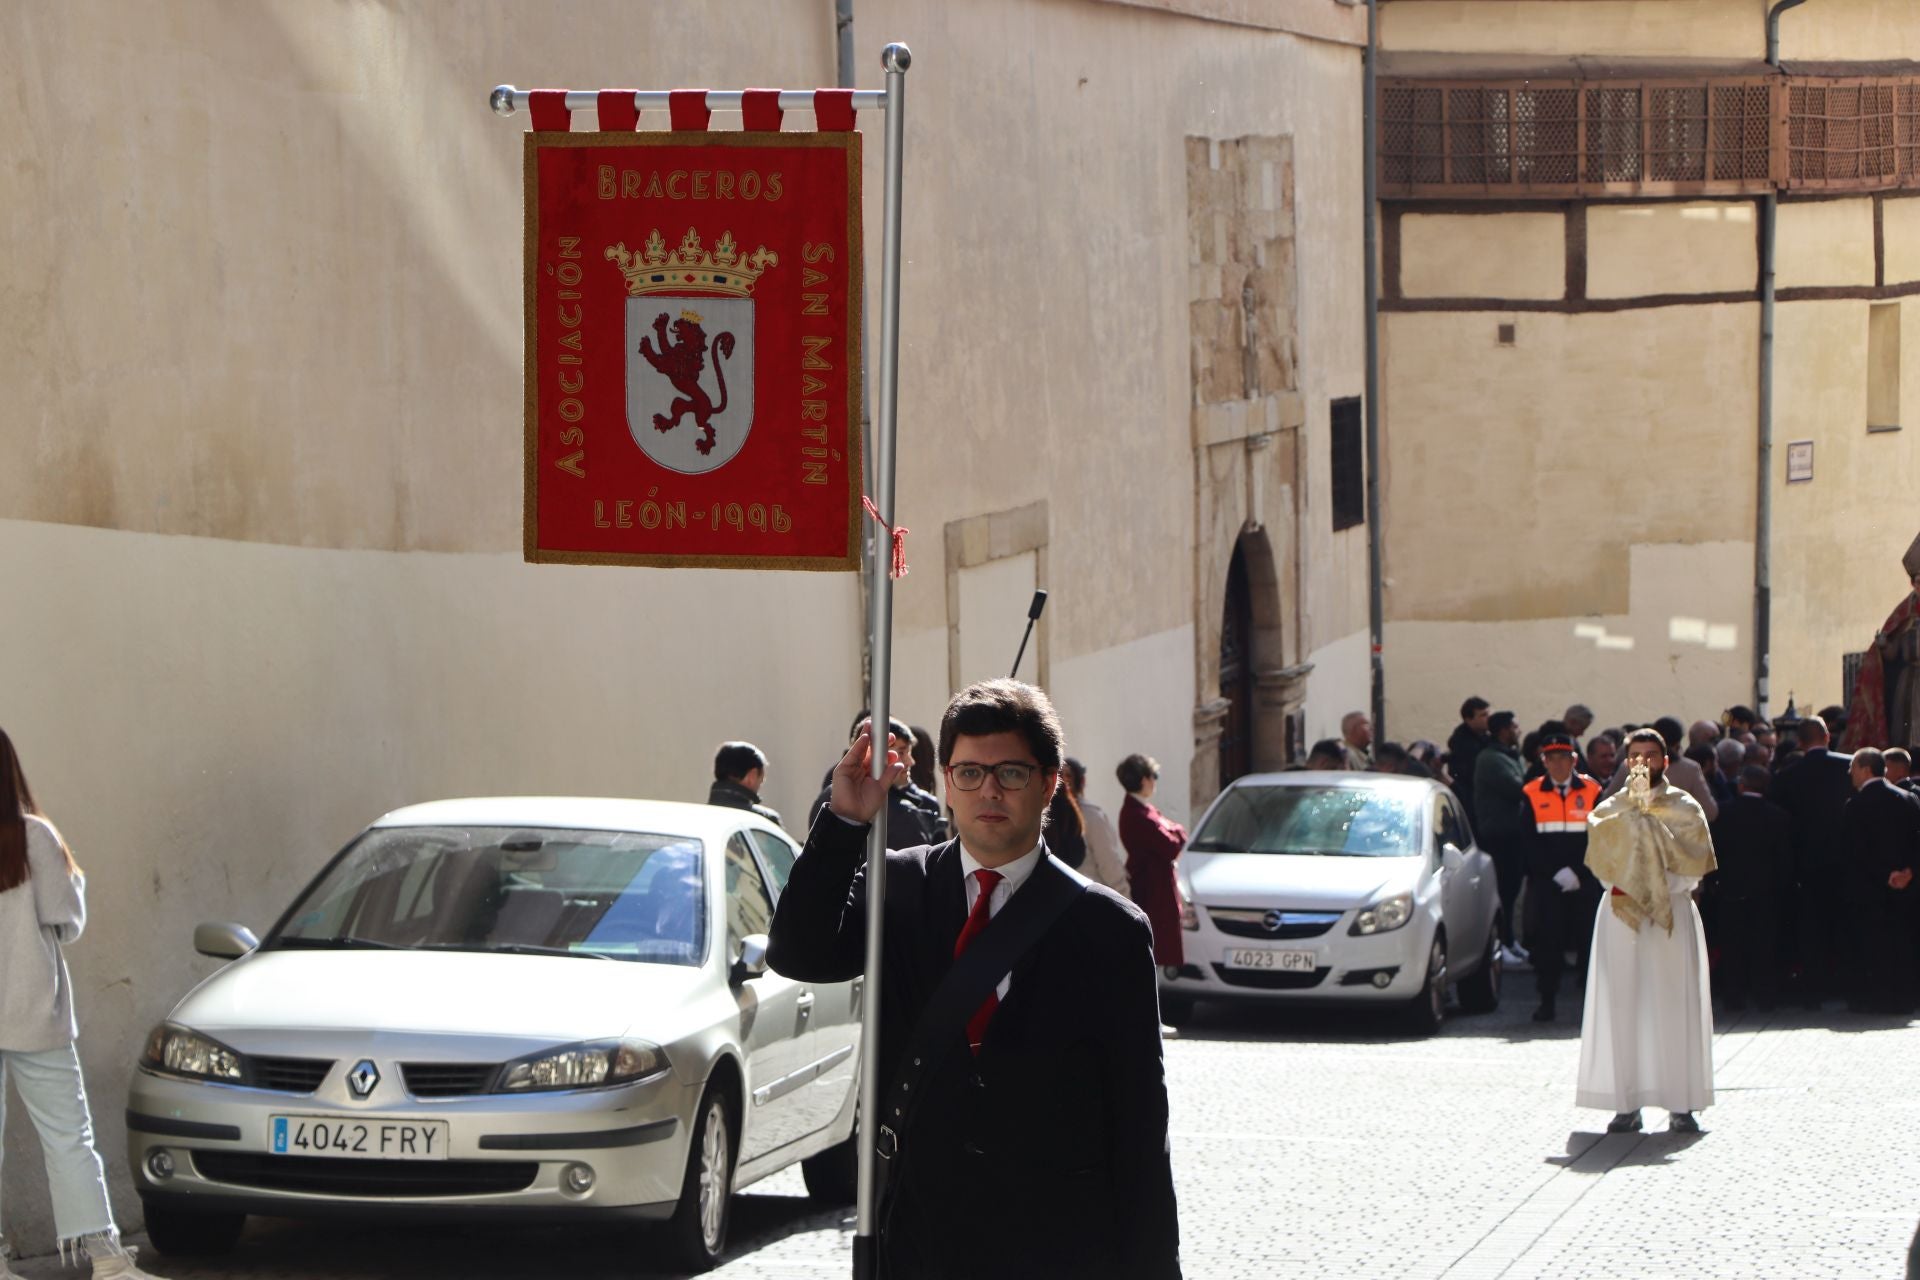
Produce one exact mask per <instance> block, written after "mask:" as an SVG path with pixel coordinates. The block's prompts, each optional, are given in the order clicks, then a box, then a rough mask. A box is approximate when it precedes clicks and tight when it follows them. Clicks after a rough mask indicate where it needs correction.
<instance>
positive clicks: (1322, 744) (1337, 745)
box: [1307, 738, 1347, 769]
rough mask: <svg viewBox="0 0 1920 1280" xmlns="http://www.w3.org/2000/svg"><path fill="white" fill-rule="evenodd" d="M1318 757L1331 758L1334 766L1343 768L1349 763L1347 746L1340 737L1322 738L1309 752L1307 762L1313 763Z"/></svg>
mask: <svg viewBox="0 0 1920 1280" xmlns="http://www.w3.org/2000/svg"><path fill="white" fill-rule="evenodd" d="M1316 758H1318V759H1323V760H1330V761H1332V762H1333V767H1334V768H1336V769H1339V768H1342V767H1344V766H1345V765H1346V763H1347V746H1346V744H1345V743H1344V742H1342V741H1340V739H1338V738H1322V739H1320V741H1318V742H1316V743H1314V744H1313V746H1312V748H1311V749H1310V750H1309V751H1308V752H1307V763H1308V764H1309V765H1311V764H1312V763H1313V762H1314V760H1315V759H1316Z"/></svg>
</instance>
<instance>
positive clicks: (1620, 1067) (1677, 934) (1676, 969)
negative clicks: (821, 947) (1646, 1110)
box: [1575, 729, 1715, 1133]
mask: <svg viewBox="0 0 1920 1280" xmlns="http://www.w3.org/2000/svg"><path fill="white" fill-rule="evenodd" d="M1626 760H1627V766H1628V769H1629V771H1630V773H1629V777H1630V781H1629V783H1628V785H1627V786H1626V787H1624V788H1623V789H1621V790H1620V791H1618V792H1616V793H1614V795H1612V796H1610V797H1609V798H1608V799H1606V800H1605V801H1603V802H1601V804H1600V805H1599V806H1598V807H1597V808H1595V809H1594V811H1593V813H1592V814H1591V815H1590V816H1589V817H1588V819H1587V827H1588V838H1587V859H1586V861H1587V866H1588V868H1589V869H1590V870H1592V872H1593V873H1594V875H1595V876H1596V877H1598V878H1599V880H1600V883H1601V885H1602V887H1603V888H1604V889H1605V890H1606V893H1605V896H1604V897H1603V898H1602V900H1601V904H1600V912H1599V915H1598V917H1597V918H1596V919H1595V921H1594V926H1593V960H1592V966H1591V970H1590V973H1589V977H1588V980H1587V997H1586V1011H1585V1017H1584V1020H1583V1022H1582V1024H1581V1028H1580V1076H1579V1083H1578V1087H1577V1093H1576V1096H1575V1101H1576V1102H1577V1104H1578V1105H1580V1106H1583V1107H1599V1108H1604V1109H1606V1110H1608V1111H1612V1112H1613V1113H1614V1117H1613V1120H1612V1121H1611V1122H1610V1123H1609V1124H1608V1125H1607V1130H1608V1132H1610V1133H1631V1132H1635V1131H1637V1130H1639V1128H1640V1127H1641V1124H1640V1108H1641V1107H1645V1106H1655V1107H1664V1108H1666V1109H1667V1110H1668V1111H1669V1112H1671V1113H1672V1132H1675V1133H1698V1132H1700V1122H1699V1121H1698V1120H1696V1119H1695V1118H1694V1112H1696V1111H1699V1110H1701V1109H1702V1108H1704V1107H1708V1106H1711V1105H1713V1007H1712V1004H1711V1002H1710V996H1709V994H1708V987H1707V944H1706V935H1705V933H1704V931H1703V930H1702V929H1701V927H1700V913H1699V911H1698V910H1697V909H1695V907H1694V905H1693V891H1694V889H1695V888H1696V887H1697V886H1698V885H1699V883H1700V880H1701V878H1702V877H1703V876H1705V875H1706V874H1707V873H1708V872H1710V871H1712V870H1713V869H1714V865H1715V863H1714V857H1713V837H1712V836H1711V835H1710V834H1709V833H1708V829H1707V815H1706V812H1705V811H1704V810H1703V809H1702V808H1701V807H1700V802H1699V801H1697V800H1695V799H1694V798H1693V797H1692V796H1690V795H1688V794H1687V793H1686V792H1685V791H1683V790H1681V789H1680V788H1678V787H1676V786H1674V785H1672V784H1671V783H1669V782H1668V781H1667V780H1666V766H1667V747H1666V743H1665V742H1663V741H1662V740H1661V737H1660V735H1659V734H1658V733H1657V732H1655V731H1653V730H1650V729H1642V730H1638V731H1636V732H1635V733H1634V734H1633V735H1632V736H1630V737H1629V738H1628V739H1627V754H1626Z"/></svg>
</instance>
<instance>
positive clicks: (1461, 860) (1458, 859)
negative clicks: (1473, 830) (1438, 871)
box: [1440, 840, 1467, 871]
mask: <svg viewBox="0 0 1920 1280" xmlns="http://www.w3.org/2000/svg"><path fill="white" fill-rule="evenodd" d="M1466 860H1467V855H1466V854H1464V853H1461V852H1460V846H1459V845H1457V844H1455V843H1454V842H1453V841H1451V840H1449V841H1447V842H1446V843H1445V844H1443V845H1441V846H1440V865H1441V866H1443V867H1445V868H1446V869H1447V870H1449V871H1458V870H1459V869H1460V868H1461V866H1462V865H1464V864H1465V862H1466Z"/></svg>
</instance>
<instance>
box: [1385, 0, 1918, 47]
mask: <svg viewBox="0 0 1920 1280" xmlns="http://www.w3.org/2000/svg"><path fill="white" fill-rule="evenodd" d="M1769 7H1770V0H1390V2H1389V3H1386V4H1383V5H1382V6H1381V11H1380V15H1381V16H1380V41H1381V47H1382V48H1386V49H1396V50H1398V49H1405V50H1431V51H1438V52H1460V53H1517V54H1529V53H1532V54H1568V55H1571V54H1586V55H1616V56H1639V57H1654V58H1750V59H1759V58H1761V57H1764V56H1765V54H1766V13H1767V10H1768V8H1769ZM1780 46H1781V52H1782V56H1783V57H1785V58H1786V59H1788V60H1789V61H1791V60H1794V59H1803V60H1808V61H1819V60H1858V61H1874V60H1878V59H1884V58H1899V57H1912V56H1914V54H1913V51H1914V50H1916V49H1920V5H1914V4H1911V3H1909V0H1816V4H1815V5H1813V6H1809V7H1807V8H1803V9H1799V10H1794V11H1789V12H1787V13H1786V14H1783V15H1782V18H1781V25H1780Z"/></svg>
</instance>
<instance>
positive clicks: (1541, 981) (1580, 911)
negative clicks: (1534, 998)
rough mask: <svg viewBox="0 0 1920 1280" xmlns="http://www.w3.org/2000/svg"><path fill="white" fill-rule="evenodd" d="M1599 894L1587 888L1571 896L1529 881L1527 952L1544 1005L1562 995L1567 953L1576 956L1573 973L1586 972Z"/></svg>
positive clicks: (1549, 885) (1555, 887) (1551, 884)
mask: <svg viewBox="0 0 1920 1280" xmlns="http://www.w3.org/2000/svg"><path fill="white" fill-rule="evenodd" d="M1599 908H1600V899H1599V897H1598V895H1597V894H1596V893H1595V892H1594V891H1593V890H1591V889H1589V888H1588V887H1587V886H1586V885H1584V884H1583V885H1582V886H1581V887H1580V888H1578V889H1575V890H1574V891H1573V892H1572V893H1568V892H1567V891H1566V890H1564V889H1562V888H1561V887H1560V886H1559V885H1557V884H1555V883H1554V882H1553V881H1552V880H1550V879H1549V880H1538V879H1534V878H1532V877H1528V879H1527V951H1528V954H1529V955H1530V956H1531V957H1532V962H1531V963H1532V964H1533V979H1534V984H1535V986H1536V988H1537V989H1538V990H1539V992H1540V999H1541V1001H1542V1002H1543V1003H1544V1002H1546V1001H1550V1000H1552V999H1554V997H1556V996H1558V995H1559V994H1560V979H1561V978H1562V977H1564V976H1565V974H1566V970H1567V952H1569V951H1572V952H1574V953H1576V954H1575V962H1574V972H1575V973H1576V974H1579V973H1585V972H1586V970H1587V960H1588V957H1589V956H1590V954H1591V953H1592V951H1593V917H1594V914H1595V913H1596V912H1597V911H1598V910H1599Z"/></svg>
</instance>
